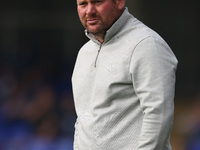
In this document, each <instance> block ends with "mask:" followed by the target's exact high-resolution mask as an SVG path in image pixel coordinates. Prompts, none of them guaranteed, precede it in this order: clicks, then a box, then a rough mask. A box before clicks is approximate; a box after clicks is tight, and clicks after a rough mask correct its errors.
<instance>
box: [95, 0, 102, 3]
mask: <svg viewBox="0 0 200 150" xmlns="http://www.w3.org/2000/svg"><path fill="white" fill-rule="evenodd" d="M102 2H103V1H102V0H97V1H95V3H96V4H100V3H102Z"/></svg>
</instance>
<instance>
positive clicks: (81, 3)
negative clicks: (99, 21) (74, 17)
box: [78, 2, 87, 6]
mask: <svg viewBox="0 0 200 150" xmlns="http://www.w3.org/2000/svg"><path fill="white" fill-rule="evenodd" d="M78 5H79V6H85V5H87V3H86V2H80V3H78Z"/></svg>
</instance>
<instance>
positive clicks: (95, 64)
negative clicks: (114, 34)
mask: <svg viewBox="0 0 200 150" xmlns="http://www.w3.org/2000/svg"><path fill="white" fill-rule="evenodd" d="M101 47H102V44H101V45H100V47H99V50H98V53H97V56H96V59H95V63H94V67H95V68H96V67H97V59H98V57H99V53H100V50H101Z"/></svg>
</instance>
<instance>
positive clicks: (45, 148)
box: [0, 0, 200, 150]
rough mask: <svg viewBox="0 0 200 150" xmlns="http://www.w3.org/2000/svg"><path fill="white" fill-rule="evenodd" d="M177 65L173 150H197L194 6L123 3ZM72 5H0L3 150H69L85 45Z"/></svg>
mask: <svg viewBox="0 0 200 150" xmlns="http://www.w3.org/2000/svg"><path fill="white" fill-rule="evenodd" d="M127 6H128V7H129V11H130V12H131V13H132V14H133V15H134V16H135V17H137V18H138V19H139V20H141V21H143V22H144V23H145V24H147V25H148V26H150V27H151V28H153V29H154V30H156V31H157V32H158V33H159V34H160V35H161V36H162V37H163V38H164V39H165V40H166V41H167V42H168V43H169V45H170V46H171V48H172V50H173V51H174V53H175V55H176V56H177V58H178V60H179V66H178V71H177V84H176V97H175V118H174V126H173V130H172V134H171V143H172V146H173V149H174V150H200V61H199V56H200V49H199V48H200V44H199V42H200V36H199V34H200V28H199V27H200V18H199V7H198V1H197V0H191V1H186V0H173V1H172V0H151V1H147V0H127ZM83 30H84V29H83V27H82V25H81V24H80V22H79V19H78V15H77V12H76V1H75V0H56V1H54V0H48V1H47V0H40V1H39V0H29V1H25V0H18V1H14V0H7V1H1V4H0V150H72V149H73V148H72V143H73V131H74V122H75V119H76V114H75V111H74V105H73V96H72V90H71V75H72V71H73V66H74V63H75V59H76V55H77V53H78V50H79V48H80V47H81V46H82V44H84V43H85V42H86V41H87V40H88V39H87V38H86V37H85V35H84V32H83Z"/></svg>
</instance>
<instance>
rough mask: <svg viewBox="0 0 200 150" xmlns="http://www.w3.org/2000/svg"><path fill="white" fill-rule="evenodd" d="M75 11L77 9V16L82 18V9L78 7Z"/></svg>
mask: <svg viewBox="0 0 200 150" xmlns="http://www.w3.org/2000/svg"><path fill="white" fill-rule="evenodd" d="M77 11H78V15H79V18H80V19H82V18H83V17H84V11H83V10H82V9H79V8H78V10H77Z"/></svg>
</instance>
